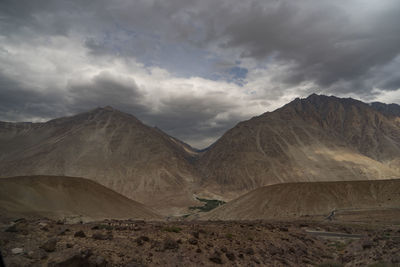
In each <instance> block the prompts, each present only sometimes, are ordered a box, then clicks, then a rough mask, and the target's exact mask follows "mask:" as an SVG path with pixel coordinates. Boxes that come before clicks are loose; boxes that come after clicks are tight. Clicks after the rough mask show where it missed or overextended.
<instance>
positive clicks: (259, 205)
mask: <svg viewBox="0 0 400 267" xmlns="http://www.w3.org/2000/svg"><path fill="white" fill-rule="evenodd" d="M388 209H396V210H397V211H398V212H397V213H396V216H397V220H398V221H400V217H399V214H400V212H399V211H400V180H399V179H396V180H380V181H345V182H314V183H289V184H277V185H271V186H266V187H262V188H259V189H256V190H254V191H251V192H250V193H247V194H245V195H244V196H241V197H239V198H237V199H235V200H233V201H231V202H228V203H227V204H225V205H223V206H221V207H219V208H217V209H215V210H213V211H210V212H209V213H207V214H204V215H203V216H202V217H201V219H211V220H258V219H271V218H275V219H276V218H299V217H305V216H319V217H321V216H322V218H323V217H327V216H329V215H330V214H331V213H332V211H335V212H334V213H339V214H340V213H343V212H347V213H349V212H350V213H355V212H356V213H357V212H368V211H371V212H372V213H376V212H377V211H379V210H388ZM333 218H335V217H334V216H333Z"/></svg>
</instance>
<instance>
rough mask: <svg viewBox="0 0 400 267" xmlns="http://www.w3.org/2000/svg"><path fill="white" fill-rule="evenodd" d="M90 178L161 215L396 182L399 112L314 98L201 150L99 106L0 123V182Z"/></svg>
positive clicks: (251, 122) (294, 103) (265, 116)
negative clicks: (303, 189) (275, 189)
mask: <svg viewBox="0 0 400 267" xmlns="http://www.w3.org/2000/svg"><path fill="white" fill-rule="evenodd" d="M22 175H56V176H75V177H84V178H88V179H91V180H94V181H96V182H98V183H100V184H102V185H104V186H106V187H108V188H110V189H112V190H114V191H116V192H118V193H120V194H122V195H124V196H126V197H128V198H131V199H133V200H136V201H139V202H141V203H143V204H145V205H148V206H150V207H152V208H154V209H156V210H158V211H159V212H161V213H162V214H163V215H174V214H184V213H185V212H186V209H187V207H189V206H198V205H199V202H198V201H197V200H196V198H195V196H201V197H205V198H211V199H223V200H231V199H233V198H236V197H238V196H240V195H242V194H244V193H247V192H249V191H251V190H253V189H256V188H259V187H262V186H266V185H272V184H278V183H288V182H301V181H304V182H307V181H344V180H379V179H392V178H399V177H400V106H398V105H395V104H391V105H386V104H383V103H371V104H366V103H363V102H360V101H357V100H354V99H350V98H347V99H344V98H337V97H333V96H323V95H315V94H313V95H311V96H309V97H308V98H305V99H295V100H294V101H292V102H290V103H288V104H287V105H285V106H283V107H282V108H280V109H277V110H275V111H273V112H267V113H264V114H262V115H260V116H258V117H254V118H252V119H250V120H248V121H244V122H241V123H238V124H237V125H236V126H235V127H234V128H232V129H230V130H229V131H227V132H226V133H225V134H224V135H223V136H222V137H221V138H220V139H219V140H218V141H217V142H216V143H214V144H213V145H212V146H211V147H209V148H208V149H206V150H205V151H201V152H200V151H198V150H196V149H193V148H191V147H190V146H189V145H187V144H185V143H184V142H181V141H179V140H178V139H176V138H173V137H171V136H169V135H167V134H166V133H164V132H162V131H161V130H159V129H157V128H152V127H149V126H147V125H145V124H143V123H142V122H140V121H139V120H138V119H136V118H135V117H134V116H132V115H129V114H126V113H123V112H120V111H118V110H115V109H113V108H111V107H105V108H97V109H94V110H91V111H88V112H85V113H81V114H78V115H75V116H72V117H65V118H60V119H55V120H51V121H48V122H45V123H10V122H0V176H1V177H11V176H22Z"/></svg>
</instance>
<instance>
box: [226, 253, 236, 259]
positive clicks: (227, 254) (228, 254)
mask: <svg viewBox="0 0 400 267" xmlns="http://www.w3.org/2000/svg"><path fill="white" fill-rule="evenodd" d="M225 256H226V257H227V258H228V260H230V261H234V260H235V259H236V257H235V254H233V253H232V252H227V253H225Z"/></svg>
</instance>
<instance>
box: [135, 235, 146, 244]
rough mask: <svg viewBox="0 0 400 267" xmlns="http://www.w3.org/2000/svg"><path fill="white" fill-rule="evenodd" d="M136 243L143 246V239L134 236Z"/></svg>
mask: <svg viewBox="0 0 400 267" xmlns="http://www.w3.org/2000/svg"><path fill="white" fill-rule="evenodd" d="M135 241H136V244H137V245H138V246H143V244H144V241H143V240H142V239H141V238H140V237H138V238H136V240H135Z"/></svg>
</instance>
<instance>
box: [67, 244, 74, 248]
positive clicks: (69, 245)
mask: <svg viewBox="0 0 400 267" xmlns="http://www.w3.org/2000/svg"><path fill="white" fill-rule="evenodd" d="M65 246H66V247H67V248H72V247H73V246H74V245H72V244H71V243H67V244H66V245H65Z"/></svg>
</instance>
